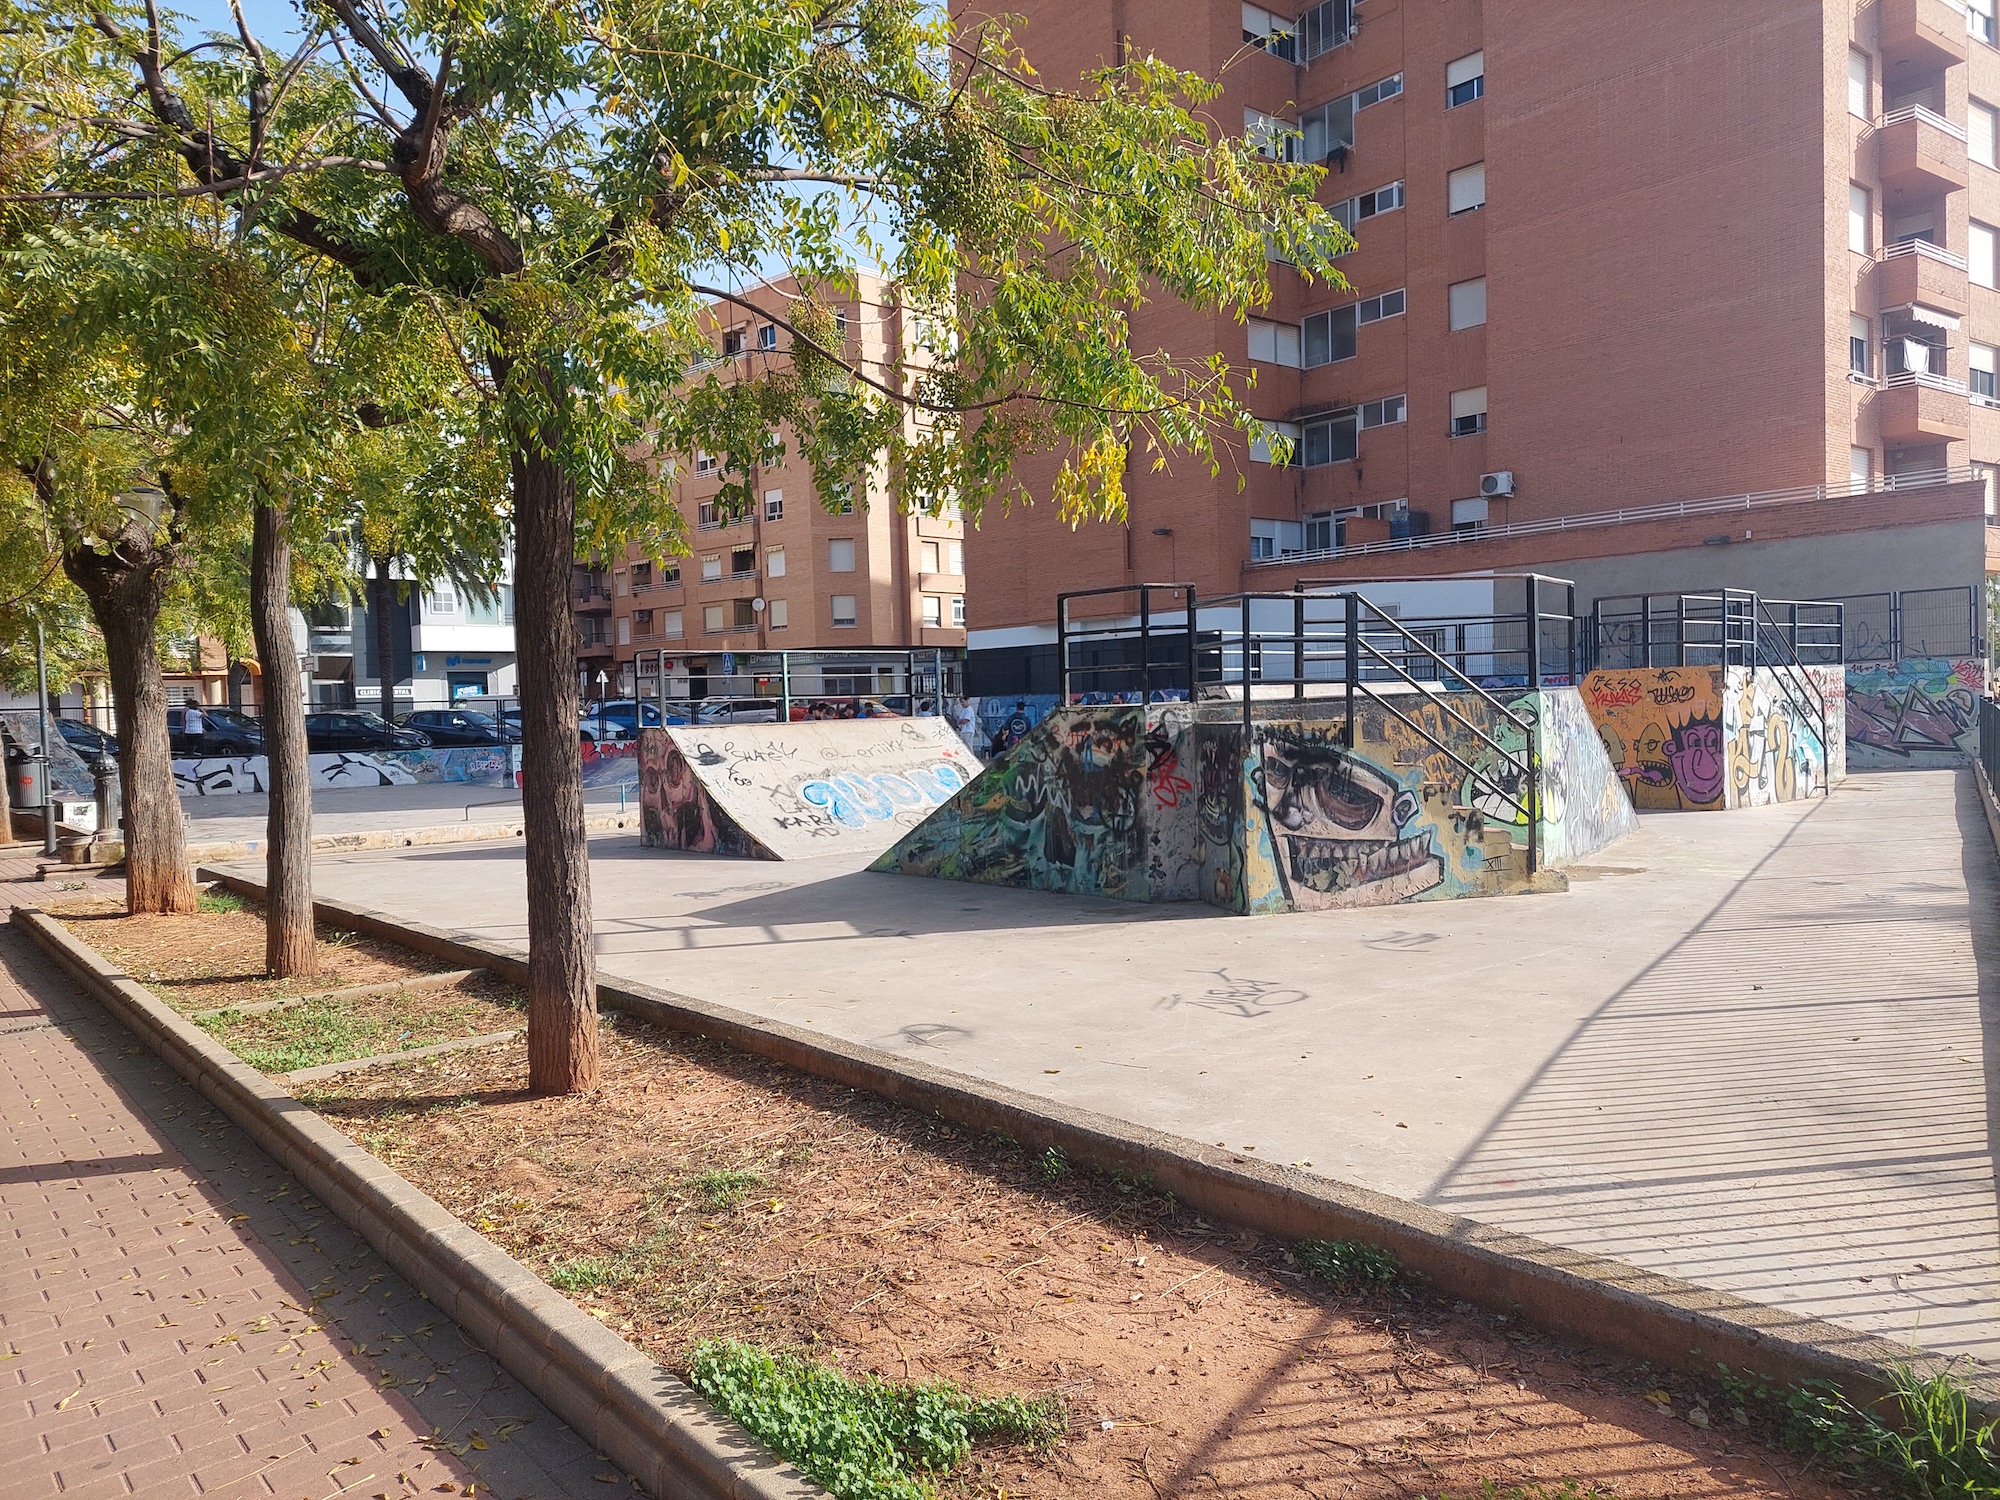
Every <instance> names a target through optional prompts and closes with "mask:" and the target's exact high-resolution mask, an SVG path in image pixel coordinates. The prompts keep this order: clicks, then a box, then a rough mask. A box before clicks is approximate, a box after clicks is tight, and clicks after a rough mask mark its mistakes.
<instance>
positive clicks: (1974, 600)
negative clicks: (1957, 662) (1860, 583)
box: [1841, 584, 1986, 661]
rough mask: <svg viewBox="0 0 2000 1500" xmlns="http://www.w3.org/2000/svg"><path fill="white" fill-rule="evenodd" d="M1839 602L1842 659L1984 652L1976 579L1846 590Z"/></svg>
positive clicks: (1983, 654) (1979, 655) (1981, 616)
mask: <svg viewBox="0 0 2000 1500" xmlns="http://www.w3.org/2000/svg"><path fill="white" fill-rule="evenodd" d="M1841 605H1842V611H1841V623H1842V652H1841V656H1842V659H1843V660H1845V661H1903V660H1906V659H1908V658H1911V657H1919V656H1978V657H1984V656H1985V655H1986V638H1985V630H1984V628H1983V626H1984V623H1985V621H1984V615H1983V612H1982V607H1981V606H1982V600H1981V590H1980V588H1979V586H1978V585H1977V584H1964V585H1960V586H1957V587H1952V588H1939V589H1903V590H1900V591H1898V592H1893V593H1880V594H1850V595H1849V596H1847V597H1846V598H1845V599H1843V600H1842V601H1841Z"/></svg>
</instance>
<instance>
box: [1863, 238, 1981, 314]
mask: <svg viewBox="0 0 2000 1500" xmlns="http://www.w3.org/2000/svg"><path fill="white" fill-rule="evenodd" d="M1966 285H1967V284H1966V279H1965V258H1964V257H1963V256H1959V255H1953V254H1952V253H1951V252H1950V251H1949V250H1940V249H1938V247H1937V246H1936V245H1932V244H1929V243H1927V242H1925V241H1923V240H1907V241H1905V242H1904V243H1902V244H1900V245H1891V246H1890V247H1889V248H1888V249H1886V250H1884V251H1883V252H1882V257H1881V259H1880V260H1879V261H1878V262H1877V263H1876V266H1875V305H1876V306H1877V307H1879V308H1880V309H1882V311H1883V312H1889V311H1892V310H1894V309H1896V308H1903V307H1911V306H1917V305H1921V306H1924V307H1934V308H1936V309H1937V310H1938V311H1939V312H1944V313H1950V314H1951V315H1952V316H1953V317H1956V318H1963V317H1964V316H1965V315H1966V313H1967V311H1969V309H1970V302H1969V300H1968V294H1967V291H1966Z"/></svg>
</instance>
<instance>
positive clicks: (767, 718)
mask: <svg viewBox="0 0 2000 1500" xmlns="http://www.w3.org/2000/svg"><path fill="white" fill-rule="evenodd" d="M696 718H697V719H698V720H699V721H700V722H701V723H703V724H775V723H777V722H778V700H777V699H776V698H723V699H720V700H718V701H717V702H714V703H704V704H702V706H701V711H700V712H699V713H698V714H697V715H696Z"/></svg>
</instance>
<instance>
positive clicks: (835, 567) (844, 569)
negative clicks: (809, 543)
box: [826, 537, 854, 573]
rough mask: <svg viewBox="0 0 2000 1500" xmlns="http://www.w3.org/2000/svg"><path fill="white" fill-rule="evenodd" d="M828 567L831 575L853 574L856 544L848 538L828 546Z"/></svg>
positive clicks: (830, 543) (835, 541)
mask: <svg viewBox="0 0 2000 1500" xmlns="http://www.w3.org/2000/svg"><path fill="white" fill-rule="evenodd" d="M826 567H827V571H828V572H829V573H852V572H853V571H854V543H853V541H852V540H851V539H849V538H846V537H841V538H838V539H836V540H834V541H831V542H828V543H827V544H826Z"/></svg>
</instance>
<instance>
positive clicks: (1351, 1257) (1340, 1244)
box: [1292, 1240, 1404, 1287]
mask: <svg viewBox="0 0 2000 1500" xmlns="http://www.w3.org/2000/svg"><path fill="white" fill-rule="evenodd" d="M1292 1254H1294V1255H1296V1256H1297V1257H1298V1261H1299V1264H1300V1265H1302V1266H1304V1267H1305V1268H1306V1269H1307V1270H1308V1271H1310V1272H1311V1273H1312V1274H1313V1275H1315V1276H1317V1277H1318V1278H1319V1279H1320V1280H1321V1281H1325V1282H1329V1283H1331V1284H1332V1285H1334V1286H1342V1287H1344V1286H1354V1285H1356V1284H1357V1283H1359V1284H1372V1285H1375V1286H1392V1285H1394V1284H1395V1283H1396V1282H1398V1281H1401V1280H1403V1279H1404V1273H1403V1268H1402V1267H1401V1266H1400V1265H1398V1264H1397V1263H1396V1257H1395V1256H1393V1255H1391V1254H1390V1253H1389V1252H1388V1251H1386V1250H1377V1249H1376V1248H1375V1247H1374V1246H1373V1245H1364V1244H1362V1243H1361V1242H1360V1241H1359V1240H1300V1241H1299V1242H1298V1243H1297V1244H1296V1245H1294V1246H1293V1247H1292Z"/></svg>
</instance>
